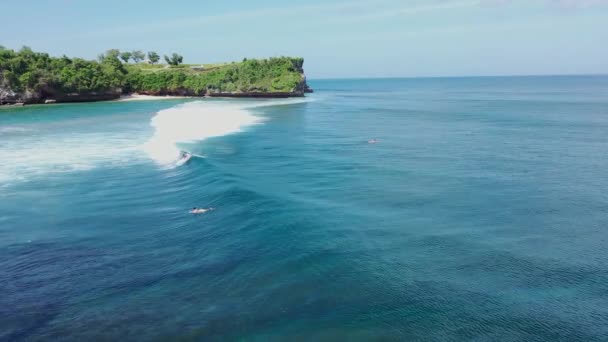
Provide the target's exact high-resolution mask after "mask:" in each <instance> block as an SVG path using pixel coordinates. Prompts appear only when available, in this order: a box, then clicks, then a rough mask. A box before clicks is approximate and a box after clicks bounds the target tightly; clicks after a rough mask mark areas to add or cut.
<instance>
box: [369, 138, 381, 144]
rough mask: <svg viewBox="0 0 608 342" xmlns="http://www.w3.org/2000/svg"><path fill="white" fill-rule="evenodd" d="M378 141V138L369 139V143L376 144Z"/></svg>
mask: <svg viewBox="0 0 608 342" xmlns="http://www.w3.org/2000/svg"><path fill="white" fill-rule="evenodd" d="M378 141H379V140H378V139H370V140H368V141H367V143H368V144H376V143H378Z"/></svg>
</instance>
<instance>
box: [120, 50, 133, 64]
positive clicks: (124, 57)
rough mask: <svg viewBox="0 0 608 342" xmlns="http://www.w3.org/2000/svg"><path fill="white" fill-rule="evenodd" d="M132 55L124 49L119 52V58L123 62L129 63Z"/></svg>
mask: <svg viewBox="0 0 608 342" xmlns="http://www.w3.org/2000/svg"><path fill="white" fill-rule="evenodd" d="M131 57H133V54H132V53H131V52H129V51H124V52H121V53H120V59H122V60H123V61H124V62H125V63H129V59H131Z"/></svg>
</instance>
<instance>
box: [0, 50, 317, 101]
mask: <svg viewBox="0 0 608 342" xmlns="http://www.w3.org/2000/svg"><path fill="white" fill-rule="evenodd" d="M147 55H148V60H149V62H141V61H142V60H143V59H144V58H145V55H144V53H143V52H141V51H133V52H120V51H119V50H116V49H112V50H108V51H106V52H105V53H104V54H100V55H99V56H98V58H97V61H89V60H84V59H80V58H68V57H66V56H62V57H51V56H49V55H48V54H46V53H39V52H33V51H32V50H31V49H30V48H28V47H24V48H22V49H21V50H19V51H13V50H10V49H6V48H4V47H0V103H7V102H9V101H8V100H7V96H9V95H7V94H13V95H11V96H13V97H14V98H17V100H14V101H13V102H15V101H22V102H28V103H29V102H40V101H42V100H44V99H47V98H57V97H58V98H59V99H61V95H65V94H81V95H86V94H99V93H104V94H107V93H112V94H116V96H118V95H120V94H121V93H131V92H138V93H143V94H167V95H171V94H175V95H178V94H179V95H192V96H201V95H206V94H211V95H213V94H227V93H231V94H234V95H236V96H238V94H247V93H249V94H251V93H265V94H272V93H290V94H294V95H302V94H303V92H304V91H306V90H307V86H306V84H305V82H304V79H303V70H302V65H303V63H304V60H303V59H302V58H289V57H278V58H270V59H263V60H256V59H244V60H243V62H233V63H221V64H194V65H193V64H181V62H182V60H183V57H182V56H180V55H178V54H176V53H174V54H172V56H171V57H168V56H165V59H166V60H167V62H168V65H159V64H155V63H157V62H158V60H159V59H160V58H159V55H158V54H157V53H156V52H153V51H150V52H148V54H147ZM121 59H122V60H123V61H124V63H123V62H121ZM129 60H133V61H134V62H135V63H133V64H127V62H128V61H129ZM14 94H16V95H14Z"/></svg>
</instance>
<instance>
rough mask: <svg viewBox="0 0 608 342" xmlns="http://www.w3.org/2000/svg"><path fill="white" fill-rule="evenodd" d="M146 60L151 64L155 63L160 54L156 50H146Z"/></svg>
mask: <svg viewBox="0 0 608 342" xmlns="http://www.w3.org/2000/svg"><path fill="white" fill-rule="evenodd" d="M148 60H149V61H150V63H151V64H156V63H157V62H158V61H159V60H160V56H159V55H158V54H157V53H156V52H154V51H150V52H148Z"/></svg>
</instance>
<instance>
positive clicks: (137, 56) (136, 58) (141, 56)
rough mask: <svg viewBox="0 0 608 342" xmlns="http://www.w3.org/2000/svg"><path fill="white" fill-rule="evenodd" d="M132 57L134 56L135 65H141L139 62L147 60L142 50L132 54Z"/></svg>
mask: <svg viewBox="0 0 608 342" xmlns="http://www.w3.org/2000/svg"><path fill="white" fill-rule="evenodd" d="M131 55H132V56H131V58H132V59H133V62H135V63H139V62H141V61H143V60H144V58H146V55H145V54H144V53H143V52H141V51H140V50H137V51H133V52H131Z"/></svg>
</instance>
